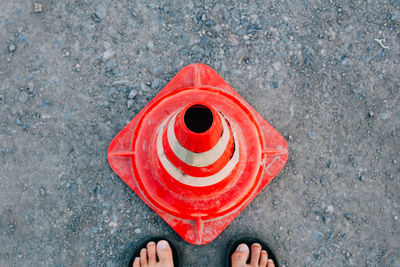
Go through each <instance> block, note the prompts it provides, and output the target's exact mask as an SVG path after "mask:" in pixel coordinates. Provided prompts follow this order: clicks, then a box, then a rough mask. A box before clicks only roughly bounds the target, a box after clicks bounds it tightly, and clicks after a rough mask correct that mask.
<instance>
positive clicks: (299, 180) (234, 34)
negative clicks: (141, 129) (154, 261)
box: [0, 0, 400, 266]
mask: <svg viewBox="0 0 400 267" xmlns="http://www.w3.org/2000/svg"><path fill="white" fill-rule="evenodd" d="M0 2H1V5H0V6H1V9H0V266H124V265H126V264H127V261H128V258H129V256H130V254H131V252H132V249H133V248H134V247H135V244H136V242H137V241H138V240H143V239H144V238H146V237H148V236H152V235H157V234H167V235H170V236H172V237H174V238H176V240H178V245H179V246H180V248H181V250H182V252H183V254H184V258H183V262H184V265H185V266H220V265H221V262H222V261H223V257H224V249H225V247H226V246H227V245H228V242H229V241H230V240H231V239H232V238H234V237H235V236H236V235H237V234H238V233H248V232H250V233H257V234H258V235H260V236H261V237H262V238H263V239H265V240H266V241H267V242H269V243H270V244H271V245H272V246H273V247H274V248H275V250H276V251H277V255H278V257H279V258H280V259H281V262H282V263H283V264H284V265H285V266H400V227H399V223H400V178H399V176H400V175H399V171H400V164H399V163H400V159H399V155H400V108H399V107H400V99H399V97H400V92H399V91H400V89H399V87H400V74H399V69H400V64H399V61H400V2H399V1H395V0H393V1H350V2H352V3H348V2H349V1H339V2H337V3H335V1H303V2H302V3H300V1H290V2H288V1H283V3H280V2H276V3H271V2H268V1H251V2H250V3H238V2H237V1H231V2H228V1H221V2H220V3H218V2H219V1H214V2H212V1H206V3H199V2H198V1H185V3H184V4H183V3H181V1H176V2H173V3H169V1H164V0H159V1H111V0H109V1H107V0H104V1H102V0H99V1H83V0H75V1H54V0H41V1H39V0H38V1H37V3H39V4H41V5H42V6H40V5H36V6H34V2H32V1H27V0H15V1H14V0H13V1H11V0H10V1H9V0H0ZM35 10H36V11H35ZM194 62H202V63H206V64H208V65H210V66H211V67H213V68H214V69H215V70H216V71H217V72H218V73H219V74H220V75H221V76H222V77H224V79H225V80H226V81H227V82H228V83H230V84H231V85H232V87H233V88H235V89H236V90H237V91H238V92H239V93H240V94H241V95H242V96H243V97H244V98H245V99H246V100H247V101H248V102H249V103H250V104H251V105H252V106H253V107H255V109H256V110H257V111H258V112H259V113H260V114H261V115H262V116H263V117H264V118H266V119H267V120H268V121H269V122H270V123H271V124H272V125H274V126H275V127H276V129H277V130H278V131H280V132H281V133H282V134H283V135H284V136H285V138H286V140H287V141H288V145H289V148H290V156H289V161H288V164H287V165H286V167H285V168H284V170H283V171H282V172H281V173H280V174H279V175H278V176H277V177H276V179H275V180H274V182H272V183H271V184H270V185H269V186H267V188H265V189H264V190H263V191H262V193H261V194H260V195H259V196H258V197H257V198H256V199H255V200H254V201H253V202H252V204H251V205H249V206H248V207H247V208H246V209H245V210H244V211H243V212H242V213H241V214H240V215H239V216H238V218H237V219H236V220H235V221H234V222H233V223H232V224H231V225H230V226H229V227H228V228H227V229H226V230H225V231H224V232H223V233H222V234H221V235H220V236H219V237H218V238H217V239H216V240H215V241H214V242H212V243H211V244H209V245H204V246H192V245H189V244H187V243H185V242H184V241H183V240H182V239H180V238H179V237H177V236H176V235H175V234H174V232H173V231H172V230H171V229H170V228H169V227H168V226H167V225H166V223H164V222H163V221H162V220H161V219H160V218H159V217H158V216H157V215H156V214H155V213H154V212H152V211H151V210H150V209H149V208H148V207H147V206H146V205H145V204H144V203H143V202H142V201H141V200H140V199H139V198H138V197H137V196H136V195H135V194H134V193H133V192H132V191H131V190H130V189H129V188H128V187H127V186H126V185H125V184H124V183H123V181H122V180H120V179H119V178H118V177H117V176H116V175H115V174H114V173H113V171H112V170H111V169H110V167H109V165H108V162H107V160H106V150H107V147H108V144H109V143H110V141H111V140H112V138H113V137H114V136H115V135H116V134H117V133H118V132H119V131H120V130H121V129H122V128H123V127H124V125H125V124H126V123H127V122H128V121H130V120H131V119H132V118H133V117H134V116H135V114H137V113H138V111H139V110H141V109H142V108H143V107H144V105H146V104H147V103H148V101H149V100H150V99H152V98H153V97H154V96H155V95H156V94H157V92H159V91H160V90H161V89H162V88H163V87H164V85H165V84H166V83H167V82H168V81H169V80H170V79H171V78H172V77H173V76H174V75H175V74H176V73H177V72H178V71H179V70H180V69H181V68H182V67H183V66H185V65H187V64H190V63H194ZM131 90H135V91H136V92H137V95H136V96H135V93H134V92H132V94H131V95H130V97H131V98H133V101H132V100H131V101H129V100H130V98H129V93H130V92H131ZM128 107H129V108H128Z"/></svg>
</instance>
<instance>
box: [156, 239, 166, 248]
mask: <svg viewBox="0 0 400 267" xmlns="http://www.w3.org/2000/svg"><path fill="white" fill-rule="evenodd" d="M157 248H160V249H166V248H169V244H168V242H167V241H165V240H160V241H158V243H157Z"/></svg>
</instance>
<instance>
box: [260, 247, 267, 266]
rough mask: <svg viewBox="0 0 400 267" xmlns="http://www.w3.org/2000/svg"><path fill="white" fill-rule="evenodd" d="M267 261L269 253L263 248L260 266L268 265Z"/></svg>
mask: <svg viewBox="0 0 400 267" xmlns="http://www.w3.org/2000/svg"><path fill="white" fill-rule="evenodd" d="M267 262H268V253H267V252H266V251H265V250H261V256H260V267H266V266H267Z"/></svg>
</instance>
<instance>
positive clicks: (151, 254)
mask: <svg viewBox="0 0 400 267" xmlns="http://www.w3.org/2000/svg"><path fill="white" fill-rule="evenodd" d="M147 257H148V258H149V265H150V266H151V265H154V264H155V263H156V261H157V254H156V243H155V242H153V241H150V242H149V243H147Z"/></svg>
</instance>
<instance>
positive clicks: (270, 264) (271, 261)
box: [267, 260, 275, 267]
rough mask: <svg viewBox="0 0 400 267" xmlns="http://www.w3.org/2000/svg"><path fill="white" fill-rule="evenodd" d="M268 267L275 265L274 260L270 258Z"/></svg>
mask: <svg viewBox="0 0 400 267" xmlns="http://www.w3.org/2000/svg"><path fill="white" fill-rule="evenodd" d="M267 267H275V264H274V261H273V260H268V264H267Z"/></svg>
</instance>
